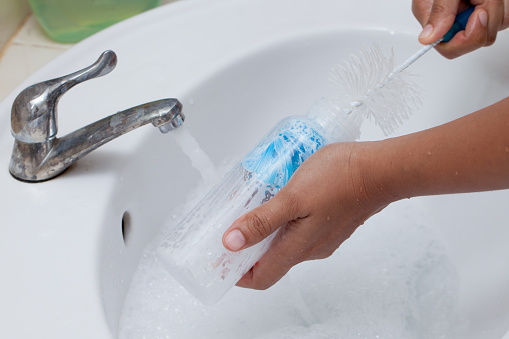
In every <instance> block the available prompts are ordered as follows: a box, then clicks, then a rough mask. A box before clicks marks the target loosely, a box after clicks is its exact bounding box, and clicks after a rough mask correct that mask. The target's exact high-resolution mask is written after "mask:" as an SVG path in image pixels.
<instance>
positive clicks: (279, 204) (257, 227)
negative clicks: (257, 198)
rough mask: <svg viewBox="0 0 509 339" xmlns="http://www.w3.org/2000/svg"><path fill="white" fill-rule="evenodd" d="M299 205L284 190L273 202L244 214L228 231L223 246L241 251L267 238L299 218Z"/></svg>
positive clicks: (224, 236)
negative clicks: (282, 226)
mask: <svg viewBox="0 0 509 339" xmlns="http://www.w3.org/2000/svg"><path fill="white" fill-rule="evenodd" d="M297 211H299V203H298V201H297V200H296V199H294V198H292V196H291V195H290V194H285V191H284V189H283V190H281V191H280V192H279V193H277V194H276V195H275V196H274V197H273V198H272V199H271V200H269V201H268V202H266V203H264V204H262V205H261V206H259V207H257V208H255V209H253V210H252V211H250V212H248V213H246V214H244V215H243V216H241V217H240V218H238V219H237V220H235V221H234V222H233V224H232V225H231V226H230V228H228V230H226V232H225V233H224V235H223V245H224V247H226V248H227V249H228V250H230V251H240V250H243V249H245V248H248V247H250V246H253V245H255V244H257V243H259V242H260V241H262V240H263V239H265V238H267V237H268V236H269V235H271V234H272V233H273V232H274V231H276V230H277V229H278V228H279V227H280V226H281V225H284V224H286V223H287V222H289V221H291V220H294V219H297V218H298V217H299V215H298V212H297Z"/></svg>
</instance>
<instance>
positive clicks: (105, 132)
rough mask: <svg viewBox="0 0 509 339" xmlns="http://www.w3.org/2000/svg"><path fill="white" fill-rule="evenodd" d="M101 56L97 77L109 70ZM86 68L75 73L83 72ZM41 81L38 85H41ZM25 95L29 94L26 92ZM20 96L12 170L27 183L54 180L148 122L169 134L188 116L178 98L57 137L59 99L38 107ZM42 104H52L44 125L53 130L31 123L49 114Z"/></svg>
mask: <svg viewBox="0 0 509 339" xmlns="http://www.w3.org/2000/svg"><path fill="white" fill-rule="evenodd" d="M111 53H113V52H111V51H109V52H108V54H107V55H106V56H108V55H109V57H114V59H115V60H116V56H114V54H113V55H111ZM104 56H105V54H103V55H102V56H101V58H104ZM101 58H100V59H99V60H98V62H96V63H95V64H94V65H96V66H94V65H92V66H91V67H92V68H93V69H95V74H96V75H97V76H101V75H103V74H105V72H101V71H100V70H99V71H98V70H97V69H96V68H97V64H99V67H100V66H101V62H100V61H101ZM102 64H104V65H105V66H106V65H108V66H107V67H111V65H112V63H111V62H107V63H106V62H102ZM113 67H114V66H113ZM89 68H90V67H88V68H87V69H89ZM87 69H85V70H87ZM82 71H83V70H82ZM82 71H78V72H76V73H74V74H82V73H83V72H82ZM109 71H110V70H108V72H109ZM80 72H81V73H80ZM63 78H66V77H63ZM63 78H62V79H63ZM67 78H69V76H67ZM54 82H55V80H52V85H53V83H54ZM62 82H64V87H69V86H66V85H65V81H63V80H62ZM41 84H44V83H41ZM41 84H37V85H34V86H39V87H41V86H42V85H41ZM73 85H74V84H72V86H73ZM34 86H31V87H29V88H33V87H34ZM25 92H26V91H24V92H22V93H25ZM37 92H38V93H40V92H41V91H40V90H39V91H37ZM23 95H24V96H26V93H25V94H23ZM20 96H21V94H20ZM20 96H18V98H17V99H16V100H15V102H14V105H13V110H12V118H11V121H12V124H13V126H12V130H13V136H14V138H15V141H14V148H13V151H12V156H11V162H10V165H9V171H10V173H11V174H12V175H13V176H14V177H15V178H16V179H19V180H21V181H26V182H40V181H45V180H49V179H52V178H54V177H56V176H57V175H59V174H61V173H62V172H64V171H65V170H66V169H67V168H68V167H69V166H71V165H72V164H73V163H74V162H76V161H77V160H79V159H81V158H82V157H83V156H85V155H87V154H88V153H90V152H92V151H93V150H95V149H96V148H98V147H100V146H102V145H104V144H105V143H107V142H109V141H111V140H113V139H115V138H117V137H119V136H121V135H123V134H125V133H128V132H130V131H132V130H134V129H136V128H138V127H141V126H143V125H146V124H148V123H152V124H153V125H154V126H155V127H158V128H159V130H160V131H161V132H162V133H167V132H169V131H171V130H173V129H175V128H178V127H179V126H180V125H182V123H183V122H184V119H185V117H184V114H183V113H182V104H181V103H180V102H179V101H178V100H177V99H163V100H158V101H154V102H149V103H146V104H143V105H139V106H136V107H132V108H129V109H127V110H124V111H121V112H118V113H116V114H113V115H110V116H108V117H106V118H104V119H101V120H99V121H96V122H94V123H91V124H90V125H88V126H85V127H82V128H80V129H78V130H76V131H74V132H72V133H69V134H67V135H66V136H64V137H62V138H58V137H57V136H56V114H54V112H55V111H56V102H57V101H58V99H59V98H58V97H54V96H52V99H51V100H52V103H51V105H46V104H45V103H44V102H39V104H38V105H37V106H34V105H31V104H30V103H31V102H32V101H33V98H30V97H28V98H27V100H24V101H23V102H22V103H20V100H19V97H20ZM38 101H40V100H38ZM27 103H28V104H27ZM20 105H21V106H22V107H23V110H20V109H19V106H20ZM41 106H42V107H48V106H51V109H50V110H47V111H51V112H50V115H51V118H50V120H51V121H52V123H51V124H42V125H45V126H47V128H48V129H49V130H45V129H43V128H42V125H41V124H39V123H37V124H36V123H31V121H33V119H27V118H25V117H35V120H40V119H41V118H42V119H43V120H44V119H45V117H46V115H45V114H41V110H40V109H39V108H40V107H41ZM30 107H36V108H35V109H36V111H35V112H23V118H20V117H19V112H20V111H26V110H29V109H30ZM23 120H25V121H28V123H26V124H22V123H20V121H23ZM27 125H28V126H27ZM30 125H33V126H37V130H36V131H33V130H32V129H31V128H30ZM33 126H32V128H33ZM43 136H45V137H43Z"/></svg>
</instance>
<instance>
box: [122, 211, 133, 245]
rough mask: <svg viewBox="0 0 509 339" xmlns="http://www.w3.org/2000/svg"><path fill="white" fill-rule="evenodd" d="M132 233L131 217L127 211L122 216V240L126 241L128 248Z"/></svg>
mask: <svg viewBox="0 0 509 339" xmlns="http://www.w3.org/2000/svg"><path fill="white" fill-rule="evenodd" d="M132 231H133V230H132V225H131V215H130V214H129V212H127V211H125V212H124V215H123V216H122V238H123V239H124V244H125V245H126V246H127V245H128V244H129V241H130V239H131V233H132Z"/></svg>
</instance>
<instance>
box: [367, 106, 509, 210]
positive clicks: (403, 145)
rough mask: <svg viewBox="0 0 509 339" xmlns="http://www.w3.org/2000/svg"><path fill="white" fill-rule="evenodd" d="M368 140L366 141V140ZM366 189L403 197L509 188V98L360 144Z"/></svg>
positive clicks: (386, 196) (389, 196)
mask: <svg viewBox="0 0 509 339" xmlns="http://www.w3.org/2000/svg"><path fill="white" fill-rule="evenodd" d="M360 144H362V143H360ZM358 155H360V157H361V159H362V160H361V161H364V162H367V163H368V165H367V166H362V165H361V166H359V168H360V169H362V168H364V170H363V173H362V174H361V176H362V177H363V181H364V183H365V184H366V187H365V189H366V191H367V192H366V194H370V195H374V196H383V197H384V199H388V200H392V201H394V200H399V199H402V198H409V197H415V196H423V195H435V194H447V193H463V192H476V191H487V190H496V189H504V188H509V98H506V99H504V100H502V101H500V102H498V103H496V104H494V105H492V106H489V107H487V108H484V109H482V110H480V111H478V112H475V113H472V114H470V115H468V116H465V117H462V118H460V119H457V120H455V121H452V122H450V123H447V124H444V125H442V126H438V127H435V128H432V129H429V130H425V131H422V132H418V133H414V134H409V135H406V136H402V137H397V138H392V139H387V140H384V141H380V142H373V143H366V144H364V145H362V146H361V147H360V148H359V152H358Z"/></svg>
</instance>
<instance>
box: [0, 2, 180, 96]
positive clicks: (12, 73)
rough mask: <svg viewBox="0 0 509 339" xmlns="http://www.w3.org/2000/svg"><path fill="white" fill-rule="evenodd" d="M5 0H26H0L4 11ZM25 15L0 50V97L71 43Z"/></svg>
mask: <svg viewBox="0 0 509 339" xmlns="http://www.w3.org/2000/svg"><path fill="white" fill-rule="evenodd" d="M6 1H7V2H11V1H12V2H13V1H15V2H20V3H22V2H26V0H0V12H4V11H3V10H4V9H5V8H4V2H6ZM174 1H176V0H162V1H161V4H162V5H165V4H168V3H171V2H174ZM5 7H6V6H5ZM29 15H30V16H29V18H28V20H27V21H26V22H25V23H24V24H23V26H22V27H21V29H20V30H19V31H17V32H16V33H15V35H14V36H13V37H12V39H10V41H9V43H8V45H6V46H4V49H3V50H2V52H0V101H2V100H3V99H4V98H5V97H6V96H7V95H8V94H9V93H10V92H11V91H12V90H13V89H14V88H15V87H16V86H17V85H19V84H20V83H21V82H22V81H23V80H25V79H26V78H27V77H28V76H29V75H31V74H32V73H33V72H35V71H36V70H37V69H39V68H40V67H41V66H43V65H44V64H46V63H47V62H49V61H50V60H52V59H53V58H55V57H56V56H57V55H59V54H60V53H62V52H63V51H65V50H66V49H68V48H70V47H71V46H72V44H61V43H58V42H55V41H53V40H51V39H50V38H49V37H48V36H47V35H46V33H44V31H43V30H42V28H41V27H40V26H39V24H38V23H37V20H36V19H35V17H34V15H33V14H30V12H29ZM0 30H1V25H0ZM0 50H1V44H0Z"/></svg>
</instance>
